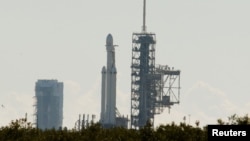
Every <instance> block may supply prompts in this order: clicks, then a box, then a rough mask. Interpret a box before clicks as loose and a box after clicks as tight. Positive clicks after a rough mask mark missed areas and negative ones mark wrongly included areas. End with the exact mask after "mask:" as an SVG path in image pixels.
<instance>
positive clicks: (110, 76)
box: [101, 34, 117, 126]
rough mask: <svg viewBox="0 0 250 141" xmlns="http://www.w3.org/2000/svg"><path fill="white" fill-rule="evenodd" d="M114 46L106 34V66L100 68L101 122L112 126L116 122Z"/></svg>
mask: <svg viewBox="0 0 250 141" xmlns="http://www.w3.org/2000/svg"><path fill="white" fill-rule="evenodd" d="M114 47H115V46H114V45H113V37H112V35H111V34H108V36H107V39H106V50H107V66H106V67H105V66H104V67H103V68H102V89H101V93H102V96H101V123H102V124H103V125H108V126H114V125H115V124H116V121H115V118H116V109H115V107H116V73H117V71H116V66H115V48H114Z"/></svg>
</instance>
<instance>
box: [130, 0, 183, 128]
mask: <svg viewBox="0 0 250 141" xmlns="http://www.w3.org/2000/svg"><path fill="white" fill-rule="evenodd" d="M155 44H156V36H155V34H154V33H148V32H147V31H146V0H143V26H142V32H141V33H133V35H132V63H131V122H130V123H131V128H134V129H138V128H141V127H143V126H144V125H146V123H147V122H150V123H151V124H154V115H155V114H160V113H161V112H162V111H163V108H164V107H170V106H171V105H173V104H174V103H179V89H180V86H179V84H180V83H177V86H175V85H174V84H175V82H176V80H177V81H179V80H180V79H179V75H180V71H174V70H170V69H169V67H168V66H162V65H158V66H156V65H155ZM175 88H176V89H177V93H178V96H176V95H174V90H173V89H175Z"/></svg>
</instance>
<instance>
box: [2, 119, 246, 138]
mask: <svg viewBox="0 0 250 141" xmlns="http://www.w3.org/2000/svg"><path fill="white" fill-rule="evenodd" d="M218 124H219V125H231V124H233V125H243V124H250V119H249V117H248V115H246V116H244V117H239V116H237V115H236V114H234V115H232V116H230V117H228V121H227V122H224V121H222V120H221V119H218ZM206 129H207V128H206V127H203V128H201V127H199V122H198V121H197V122H196V126H195V127H193V126H191V125H187V124H185V123H180V124H178V125H177V124H175V123H174V122H172V123H171V124H166V125H160V126H159V127H157V128H153V127H152V125H151V124H150V123H148V124H147V125H145V126H144V127H143V128H141V129H139V130H135V129H125V128H121V127H115V128H110V129H104V128H102V127H101V125H100V124H99V123H92V124H91V125H90V126H89V127H88V128H86V129H83V130H81V131H76V130H74V129H72V130H67V129H66V128H64V129H61V130H55V129H50V130H44V131H43V130H40V129H36V128H33V127H32V126H31V123H29V122H27V121H26V120H25V119H19V120H15V121H12V122H11V123H10V124H9V126H6V127H1V128H0V141H207V132H206Z"/></svg>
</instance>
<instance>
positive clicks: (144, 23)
mask: <svg viewBox="0 0 250 141" xmlns="http://www.w3.org/2000/svg"><path fill="white" fill-rule="evenodd" d="M142 32H146V0H143V25H142Z"/></svg>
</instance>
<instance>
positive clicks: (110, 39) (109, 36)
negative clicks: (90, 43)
mask: <svg viewBox="0 0 250 141" xmlns="http://www.w3.org/2000/svg"><path fill="white" fill-rule="evenodd" d="M106 45H107V46H109V45H113V37H112V35H111V34H108V36H107V39H106Z"/></svg>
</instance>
